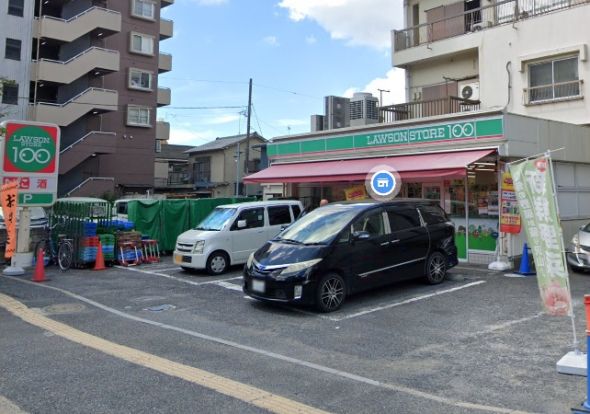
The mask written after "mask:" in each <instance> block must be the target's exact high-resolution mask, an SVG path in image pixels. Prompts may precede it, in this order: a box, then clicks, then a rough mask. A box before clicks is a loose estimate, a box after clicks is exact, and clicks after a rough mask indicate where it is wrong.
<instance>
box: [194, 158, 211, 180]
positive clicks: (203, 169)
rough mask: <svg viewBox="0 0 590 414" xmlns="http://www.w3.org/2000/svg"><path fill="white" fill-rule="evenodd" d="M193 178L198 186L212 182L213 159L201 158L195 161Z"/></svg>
mask: <svg viewBox="0 0 590 414" xmlns="http://www.w3.org/2000/svg"><path fill="white" fill-rule="evenodd" d="M193 178H194V182H195V183H197V184H199V183H210V182H211V158H209V157H201V158H196V159H195V162H194V164H193Z"/></svg>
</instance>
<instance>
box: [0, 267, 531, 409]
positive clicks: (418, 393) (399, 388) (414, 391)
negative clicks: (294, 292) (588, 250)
mask: <svg viewBox="0 0 590 414" xmlns="http://www.w3.org/2000/svg"><path fill="white" fill-rule="evenodd" d="M0 277H3V278H10V277H9V276H0ZM11 280H15V281H17V282H20V283H25V284H29V285H31V286H39V287H41V288H45V289H50V290H54V291H58V292H61V293H63V294H65V295H67V296H69V297H72V298H74V299H77V300H79V301H82V302H85V303H88V304H89V305H92V306H94V307H97V308H99V309H102V310H104V311H106V312H109V313H111V314H114V315H117V316H120V317H122V318H125V319H128V320H132V321H135V322H140V323H144V324H147V325H151V326H155V327H158V328H161V329H166V330H170V331H173V332H178V333H182V334H185V335H188V336H191V337H193V338H198V339H202V340H205V341H209V342H212V343H217V344H220V345H225V346H228V347H231V348H234V349H239V350H242V351H247V352H250V353H253V354H257V355H261V356H263V357H267V358H270V359H275V360H278V361H282V362H287V363H291V364H293V365H297V366H300V367H306V368H309V369H312V370H315V371H318V372H322V373H324V374H329V375H331V376H338V377H340V378H345V379H347V380H350V381H354V382H357V383H361V384H365V385H372V386H375V387H377V388H381V389H385V390H388V391H394V392H399V393H402V394H406V395H410V396H412V397H415V398H420V399H424V400H428V401H433V402H436V403H439V404H444V405H448V406H452V407H459V408H466V409H471V410H480V411H484V412H489V413H494V414H532V413H529V412H526V411H520V410H514V409H510V408H504V407H496V406H492V405H485V404H479V403H472V402H468V401H462V400H459V399H456V398H449V397H443V396H440V395H437V394H432V393H429V392H426V391H422V390H420V389H418V388H412V387H408V386H405V385H401V384H396V383H392V382H384V381H380V380H376V379H372V378H369V377H364V376H362V375H357V374H354V373H352V372H347V371H342V370H339V369H336V368H332V367H329V366H326V365H320V364H316V363H314V362H309V361H306V360H302V359H297V358H294V357H290V356H288V355H284V354H279V353H276V352H273V351H267V350H264V349H261V348H255V347H252V346H249V345H244V344H241V343H238V342H234V341H231V340H228V339H224V338H220V337H215V336H211V335H207V334H204V333H201V332H197V331H192V330H189V329H184V328H180V327H178V326H174V325H168V324H165V323H161V322H156V321H153V320H151V319H146V318H142V317H139V316H135V315H131V314H129V313H125V312H122V311H120V310H117V309H114V308H111V307H109V306H106V305H104V304H102V303H99V302H96V301H93V300H91V299H88V298H86V297H84V296H80V295H77V294H75V293H73V292H70V291H68V290H65V289H60V288H58V287H55V286H48V285H39V284H35V283H34V282H30V281H28V280H21V279H15V278H12V279H11ZM475 283H476V284H480V283H484V281H480V282H475ZM470 285H473V283H471V284H470ZM465 287H468V286H467V285H464V286H462V287H460V288H459V289H462V288H465ZM455 289H457V288H455ZM449 290H450V289H449Z"/></svg>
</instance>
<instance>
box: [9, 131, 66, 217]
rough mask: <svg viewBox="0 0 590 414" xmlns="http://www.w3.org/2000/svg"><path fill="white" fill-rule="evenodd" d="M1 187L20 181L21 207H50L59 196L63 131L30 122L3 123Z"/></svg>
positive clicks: (19, 201)
mask: <svg viewBox="0 0 590 414" xmlns="http://www.w3.org/2000/svg"><path fill="white" fill-rule="evenodd" d="M2 131H3V137H2V138H3V139H2V146H1V148H2V150H1V156H0V173H1V175H2V182H1V184H6V183H10V182H17V183H18V188H19V200H18V203H19V205H20V206H50V205H52V204H53V202H54V201H55V199H56V197H57V179H58V173H59V141H60V130H59V127H58V126H57V125H53V124H44V123H38V122H28V121H6V122H3V123H2Z"/></svg>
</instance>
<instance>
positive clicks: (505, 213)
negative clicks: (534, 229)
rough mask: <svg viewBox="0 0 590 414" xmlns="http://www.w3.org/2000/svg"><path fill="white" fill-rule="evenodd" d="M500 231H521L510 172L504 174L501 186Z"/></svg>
mask: <svg viewBox="0 0 590 414" xmlns="http://www.w3.org/2000/svg"><path fill="white" fill-rule="evenodd" d="M500 191H501V194H500V231H501V232H502V233H512V234H518V233H520V227H521V225H520V213H519V212H518V203H517V202H516V193H515V192H514V184H513V183H512V176H511V175H510V172H508V171H506V172H504V173H503V174H502V184H501V186H500Z"/></svg>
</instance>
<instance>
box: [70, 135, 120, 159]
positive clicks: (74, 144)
mask: <svg viewBox="0 0 590 414" xmlns="http://www.w3.org/2000/svg"><path fill="white" fill-rule="evenodd" d="M94 134H103V135H113V136H116V135H117V133H116V132H104V131H90V132H89V133H87V134H86V135H84V136H83V137H82V138H80V139H78V140H76V141H74V142H72V143H71V144H70V145H68V146H67V147H65V148H64V149H62V150H61V151H60V152H59V153H60V154H63V153H64V152H66V151H69V150H71V149H72V148H73V147H75V146H76V145H78V144H80V143H82V142H83V141H84V140H85V139H86V138H88V137H89V136H90V135H94Z"/></svg>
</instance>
